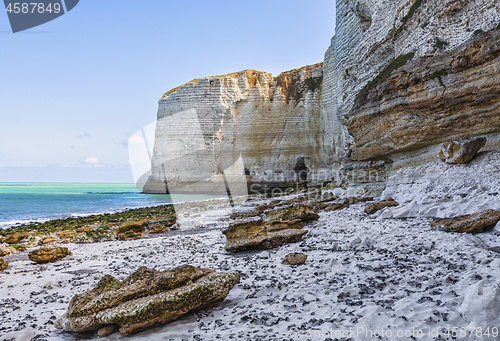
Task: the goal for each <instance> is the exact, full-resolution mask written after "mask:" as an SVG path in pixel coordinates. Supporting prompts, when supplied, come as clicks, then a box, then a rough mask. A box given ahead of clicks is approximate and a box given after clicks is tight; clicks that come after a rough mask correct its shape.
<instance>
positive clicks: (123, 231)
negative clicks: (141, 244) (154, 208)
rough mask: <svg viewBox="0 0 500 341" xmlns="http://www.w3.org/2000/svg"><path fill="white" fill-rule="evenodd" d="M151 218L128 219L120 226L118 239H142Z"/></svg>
mask: <svg viewBox="0 0 500 341" xmlns="http://www.w3.org/2000/svg"><path fill="white" fill-rule="evenodd" d="M149 221H150V219H141V220H134V221H126V222H124V223H123V224H121V225H120V227H119V228H118V234H117V236H116V237H117V238H118V240H135V239H141V237H142V234H143V233H144V232H146V226H147V225H148V223H149Z"/></svg>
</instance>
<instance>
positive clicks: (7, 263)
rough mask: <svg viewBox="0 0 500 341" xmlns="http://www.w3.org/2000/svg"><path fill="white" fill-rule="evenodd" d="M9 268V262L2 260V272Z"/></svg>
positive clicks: (0, 268) (0, 260)
mask: <svg viewBox="0 0 500 341" xmlns="http://www.w3.org/2000/svg"><path fill="white" fill-rule="evenodd" d="M8 266H9V262H7V261H6V260H4V259H3V258H0V271H2V270H5V268H7V267H8Z"/></svg>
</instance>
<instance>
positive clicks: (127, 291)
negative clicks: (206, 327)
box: [56, 265, 240, 335]
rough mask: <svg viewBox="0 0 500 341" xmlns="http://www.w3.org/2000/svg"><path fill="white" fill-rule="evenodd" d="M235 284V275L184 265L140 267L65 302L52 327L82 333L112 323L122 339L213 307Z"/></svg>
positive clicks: (107, 280) (102, 282)
mask: <svg viewBox="0 0 500 341" xmlns="http://www.w3.org/2000/svg"><path fill="white" fill-rule="evenodd" d="M239 281H240V275H239V274H238V273H237V272H232V273H228V272H217V271H214V270H211V269H202V268H197V267H194V266H189V265H187V266H182V267H179V268H175V269H172V270H167V271H164V272H159V271H156V270H152V269H147V268H144V267H142V268H139V269H138V270H137V271H136V272H134V273H133V274H131V275H130V276H129V277H127V278H126V279H125V280H123V281H121V282H120V281H118V280H117V279H115V278H114V277H112V276H109V275H107V276H105V277H104V278H103V279H102V280H101V281H100V282H99V283H98V285H97V286H96V287H95V288H94V289H92V290H89V291H87V292H85V293H83V294H80V295H77V296H75V297H73V298H72V299H71V301H70V304H69V307H68V310H67V312H66V313H65V314H64V315H63V316H62V317H60V318H59V319H58V320H57V322H56V328H58V329H64V330H66V331H73V332H83V331H90V330H98V329H101V328H103V327H105V326H109V325H115V324H116V325H118V326H119V327H120V333H121V334H123V335H130V334H134V333H138V332H140V331H143V330H146V329H148V328H152V327H155V326H158V325H162V324H165V323H168V322H172V321H174V320H175V319H177V318H178V317H179V316H182V315H184V314H186V313H187V312H189V311H192V310H199V309H206V308H212V307H216V306H219V305H220V304H222V302H223V301H224V299H225V298H226V296H227V295H228V294H229V291H230V290H231V289H232V288H233V287H234V286H235V285H236V284H237V283H238V282H239Z"/></svg>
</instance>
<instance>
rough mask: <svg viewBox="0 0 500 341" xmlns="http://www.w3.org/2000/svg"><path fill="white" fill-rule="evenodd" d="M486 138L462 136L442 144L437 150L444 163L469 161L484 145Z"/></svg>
mask: <svg viewBox="0 0 500 341" xmlns="http://www.w3.org/2000/svg"><path fill="white" fill-rule="evenodd" d="M485 144H486V138H484V137H476V138H468V137H462V138H458V139H455V140H453V141H450V142H446V143H444V144H443V147H442V148H441V151H440V152H439V155H438V156H439V158H440V159H441V160H442V161H443V162H446V163H452V164H463V163H469V162H470V161H471V160H472V159H473V158H474V156H475V155H476V153H477V152H478V151H479V149H481V148H482V147H484V145H485Z"/></svg>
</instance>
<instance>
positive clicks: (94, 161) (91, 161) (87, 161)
mask: <svg viewBox="0 0 500 341" xmlns="http://www.w3.org/2000/svg"><path fill="white" fill-rule="evenodd" d="M82 162H83V163H85V164H88V165H99V164H101V161H99V159H98V158H96V157H93V156H87V157H85V159H83V160H82Z"/></svg>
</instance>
